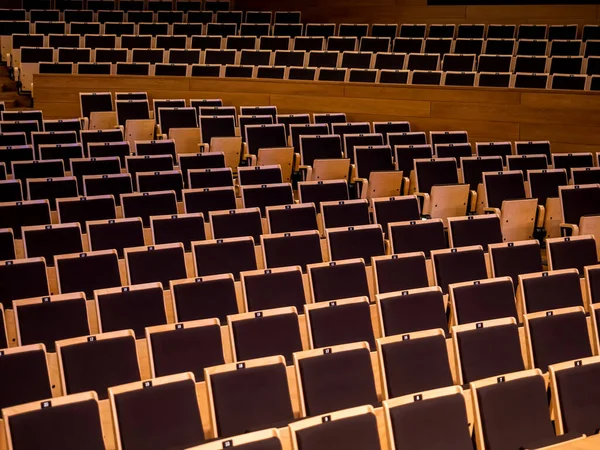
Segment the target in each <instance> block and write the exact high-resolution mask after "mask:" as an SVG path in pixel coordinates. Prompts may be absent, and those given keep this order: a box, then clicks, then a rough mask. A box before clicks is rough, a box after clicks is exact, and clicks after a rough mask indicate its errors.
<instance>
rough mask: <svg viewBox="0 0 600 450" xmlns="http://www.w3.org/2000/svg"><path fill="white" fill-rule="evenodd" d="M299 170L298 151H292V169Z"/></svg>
mask: <svg viewBox="0 0 600 450" xmlns="http://www.w3.org/2000/svg"><path fill="white" fill-rule="evenodd" d="M299 170H300V153H294V164H293V171H294V172H298V171H299Z"/></svg>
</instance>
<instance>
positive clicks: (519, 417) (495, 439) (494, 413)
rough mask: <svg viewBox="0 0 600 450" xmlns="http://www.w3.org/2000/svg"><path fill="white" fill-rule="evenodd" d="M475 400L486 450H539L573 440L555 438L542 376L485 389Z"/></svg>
mask: <svg viewBox="0 0 600 450" xmlns="http://www.w3.org/2000/svg"><path fill="white" fill-rule="evenodd" d="M477 397H478V400H477V401H478V403H479V411H480V415H481V420H482V428H483V436H484V440H485V446H486V448H487V449H489V450H494V449H515V450H517V449H523V448H540V447H545V446H547V445H552V444H557V443H559V442H563V441H565V440H568V439H570V438H572V437H573V436H569V435H563V436H559V437H556V436H555V435H554V427H553V426H552V422H551V421H550V413H549V409H548V397H547V394H546V386H545V383H544V379H543V378H542V377H541V376H533V377H526V378H520V379H517V380H512V381H509V382H504V383H497V384H492V385H490V386H485V387H483V388H480V389H478V391H477Z"/></svg>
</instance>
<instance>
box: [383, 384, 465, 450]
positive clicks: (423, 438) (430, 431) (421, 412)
mask: <svg viewBox="0 0 600 450" xmlns="http://www.w3.org/2000/svg"><path fill="white" fill-rule="evenodd" d="M390 418H391V421H392V431H393V433H394V442H395V444H396V448H397V449H398V450H409V449H410V450H431V449H452V450H473V442H472V441H471V436H470V433H469V422H468V419H467V410H466V408H465V399H464V397H463V396H462V395H461V394H453V395H446V396H443V397H437V398H432V399H427V400H421V401H415V402H413V403H408V404H405V405H402V406H397V407H395V408H391V409H390Z"/></svg>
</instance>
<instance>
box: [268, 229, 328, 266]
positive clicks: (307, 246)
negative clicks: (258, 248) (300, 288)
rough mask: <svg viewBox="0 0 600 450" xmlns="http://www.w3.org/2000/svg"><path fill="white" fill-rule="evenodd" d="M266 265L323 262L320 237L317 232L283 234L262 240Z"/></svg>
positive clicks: (302, 264)
mask: <svg viewBox="0 0 600 450" xmlns="http://www.w3.org/2000/svg"><path fill="white" fill-rule="evenodd" d="M263 251H264V252H265V258H266V261H267V267H273V268H274V267H289V266H300V267H301V268H302V271H303V272H304V271H306V266H307V264H316V263H320V262H323V254H322V251H321V239H320V238H319V235H318V234H306V235H297V236H284V237H279V238H270V239H265V240H264V249H263Z"/></svg>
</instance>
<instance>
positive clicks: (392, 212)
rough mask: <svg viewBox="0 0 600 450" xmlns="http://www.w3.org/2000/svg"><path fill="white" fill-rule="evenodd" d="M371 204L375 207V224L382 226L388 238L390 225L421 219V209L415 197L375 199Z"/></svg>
mask: <svg viewBox="0 0 600 450" xmlns="http://www.w3.org/2000/svg"><path fill="white" fill-rule="evenodd" d="M371 202H372V205H373V222H374V223H378V224H380V225H381V228H382V229H383V232H384V234H385V235H386V237H387V233H388V224H390V223H395V222H406V221H410V220H419V219H420V218H421V208H420V206H419V201H418V199H417V197H416V196H415V195H404V196H401V197H384V198H374V199H372V200H371Z"/></svg>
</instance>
